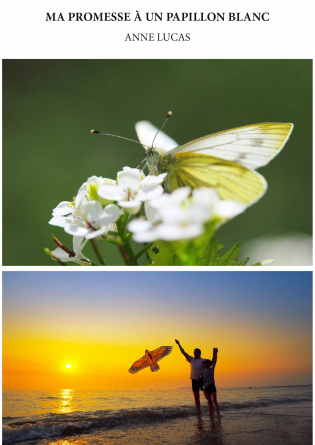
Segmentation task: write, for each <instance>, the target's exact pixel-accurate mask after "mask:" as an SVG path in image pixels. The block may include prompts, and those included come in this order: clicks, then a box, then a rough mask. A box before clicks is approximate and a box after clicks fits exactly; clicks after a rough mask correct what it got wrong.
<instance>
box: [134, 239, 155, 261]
mask: <svg viewBox="0 0 315 445" xmlns="http://www.w3.org/2000/svg"><path fill="white" fill-rule="evenodd" d="M154 242H155V241H153V242H152V243H148V244H146V246H144V248H143V249H141V250H140V251H139V252H138V253H136V255H135V258H136V260H137V259H138V258H140V257H141V255H143V254H144V253H145V252H147V251H148V250H149V249H150V247H152V246H153V244H154Z"/></svg>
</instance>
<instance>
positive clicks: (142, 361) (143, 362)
mask: <svg viewBox="0 0 315 445" xmlns="http://www.w3.org/2000/svg"><path fill="white" fill-rule="evenodd" d="M148 366H150V362H149V357H147V355H144V356H143V357H141V358H139V360H137V361H136V362H134V364H133V365H132V366H131V368H130V369H128V372H130V374H136V373H137V372H139V371H141V370H142V369H145V368H147V367H148Z"/></svg>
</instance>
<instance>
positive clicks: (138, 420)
mask: <svg viewBox="0 0 315 445" xmlns="http://www.w3.org/2000/svg"><path fill="white" fill-rule="evenodd" d="M311 401H312V398H311V397H310V398H299V399H295V398H289V397H286V398H279V399H268V398H266V399H263V400H260V401H255V402H254V401H252V402H239V403H229V402H221V403H220V410H221V411H223V412H224V411H231V410H241V409H249V408H250V409H253V408H261V407H268V406H274V405H278V404H286V403H298V402H311ZM195 414H196V411H195V407H194V406H193V405H184V406H171V407H164V406H158V407H154V408H140V409H135V408H134V409H121V410H117V411H115V410H106V411H95V412H93V413H91V412H81V411H79V412H74V413H68V414H46V415H44V416H38V417H37V418H35V417H34V418H31V420H30V419H27V420H26V419H25V421H23V418H21V417H19V418H15V422H12V419H13V418H12V417H11V418H8V417H7V418H4V419H3V420H6V421H8V419H10V424H4V425H3V428H2V440H3V444H8V443H11V442H22V441H26V440H32V439H46V438H50V437H57V436H69V435H73V434H82V433H86V432H88V431H91V430H92V429H112V428H117V427H122V426H124V427H128V426H131V427H132V426H135V425H141V424H146V423H154V422H161V421H165V420H172V419H179V418H185V417H189V416H193V415H195ZM17 419H19V420H18V421H17Z"/></svg>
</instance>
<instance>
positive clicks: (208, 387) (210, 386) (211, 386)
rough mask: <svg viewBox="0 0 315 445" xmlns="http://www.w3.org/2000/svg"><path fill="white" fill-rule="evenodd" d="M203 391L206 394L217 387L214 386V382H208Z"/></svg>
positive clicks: (215, 390) (214, 390)
mask: <svg viewBox="0 0 315 445" xmlns="http://www.w3.org/2000/svg"><path fill="white" fill-rule="evenodd" d="M205 392H206V393H207V394H212V393H213V392H217V388H216V387H215V384H214V383H210V385H208V386H207V387H206V388H205Z"/></svg>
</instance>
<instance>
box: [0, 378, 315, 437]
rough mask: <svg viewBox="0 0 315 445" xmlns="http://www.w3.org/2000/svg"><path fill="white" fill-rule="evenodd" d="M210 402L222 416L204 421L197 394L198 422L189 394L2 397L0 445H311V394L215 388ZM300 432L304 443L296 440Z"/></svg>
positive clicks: (295, 388)
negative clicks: (0, 437)
mask: <svg viewBox="0 0 315 445" xmlns="http://www.w3.org/2000/svg"><path fill="white" fill-rule="evenodd" d="M217 396H218V401H219V404H220V411H221V416H220V417H219V418H217V417H216V416H215V417H214V418H212V419H209V414H208V407H207V403H206V400H205V397H204V395H203V394H201V411H202V416H201V417H200V416H197V413H196V408H195V406H194V399H193V394H192V391H191V388H190V387H188V386H187V387H178V388H176V389H162V388H158V389H152V388H149V389H139V390H137V389H136V390H130V389H129V390H124V389H119V390H75V389H55V390H49V389H48V390H38V389H36V390H17V389H15V390H10V389H6V390H4V391H3V443H4V444H15V443H16V444H19V443H21V442H22V443H23V445H24V444H27V445H32V444H36V445H51V444H53V445H66V444H67V445H68V444H71V445H72V444H73V445H83V444H84V445H85V444H89V443H93V444H94V443H95V444H102V443H108V444H110V445H116V444H120V443H128V444H136V443H144V444H146V443H148V444H149V443H150V444H153V445H158V444H160V443H163V440H164V443H167V444H171V445H177V444H181V443H187V444H190V443H198V444H199V443H200V444H201V443H202V441H201V438H203V439H202V440H208V439H209V438H210V439H211V438H212V439H213V438H215V440H217V442H215V440H214V443H224V444H226V445H229V444H231V445H233V444H235V443H240V444H242V443H244V444H247V443H248V444H250V440H251V437H252V435H253V434H255V442H256V443H257V444H258V445H260V444H263V443H266V442H267V443H268V441H269V443H271V442H270V440H271V439H272V437H275V438H277V440H278V442H277V443H280V444H281V443H282V442H281V440H282V439H281V437H284V434H285V432H286V433H288V432H289V431H290V440H288V441H287V442H286V443H287V444H289V445H295V444H299V443H303V444H308V443H309V444H311V437H312V427H311V424H312V400H313V388H312V386H310V385H289V386H288V385H286V386H265V387H251V388H250V387H249V386H248V387H243V388H240V387H238V388H235V387H234V388H233V387H231V388H221V387H218V388H217ZM198 419H199V420H198ZM209 420H210V423H209ZM262 425H265V426H264V428H263V429H262ZM169 428H171V431H172V433H171V435H170V433H169V432H167V431H168V430H169ZM300 428H302V433H303V437H304V439H303V441H301V438H300V437H298V436H297V431H298V430H299V429H300ZM262 430H263V431H264V434H262V432H261V431H262ZM302 433H301V434H302ZM235 434H237V435H238V440H237V441H236V440H235ZM191 435H192V436H191ZM189 437H190V439H189ZM123 439H124V440H123ZM210 439H209V440H210ZM212 439H211V440H212ZM52 440H53V441H52ZM198 441H199V442H198ZM220 441H221V442H220ZM238 441H239V442H238Z"/></svg>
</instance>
